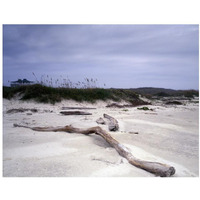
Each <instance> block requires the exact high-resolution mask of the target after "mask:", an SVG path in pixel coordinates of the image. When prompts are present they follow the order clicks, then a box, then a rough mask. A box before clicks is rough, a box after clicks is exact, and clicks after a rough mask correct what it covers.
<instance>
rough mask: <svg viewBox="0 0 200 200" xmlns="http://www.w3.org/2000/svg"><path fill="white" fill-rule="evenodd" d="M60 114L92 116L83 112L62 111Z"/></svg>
mask: <svg viewBox="0 0 200 200" xmlns="http://www.w3.org/2000/svg"><path fill="white" fill-rule="evenodd" d="M60 113H61V114H63V115H92V113H89V112H83V111H61V112H60Z"/></svg>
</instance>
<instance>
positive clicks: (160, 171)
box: [14, 124, 175, 177]
mask: <svg viewBox="0 0 200 200" xmlns="http://www.w3.org/2000/svg"><path fill="white" fill-rule="evenodd" d="M14 127H24V128H30V129H32V130H34V131H46V132H47V131H55V132H57V131H64V132H68V133H81V134H85V135H89V134H93V133H95V134H97V135H99V136H101V137H102V138H103V139H105V140H106V142H108V143H109V144H110V145H111V146H112V147H113V148H115V149H116V151H117V152H118V153H119V154H120V155H121V156H122V157H124V158H126V159H127V160H128V162H129V163H130V164H132V165H134V166H136V167H138V168H141V169H144V170H146V171H148V172H151V173H153V174H155V175H156V176H161V177H166V176H167V177H168V176H172V175H173V174H174V173H175V168H174V167H172V166H169V165H166V164H162V163H158V162H149V161H143V160H140V159H137V158H135V157H134V156H133V155H132V153H131V152H130V151H129V149H128V148H126V147H125V146H124V145H122V144H120V143H119V142H118V141H117V140H115V139H114V138H113V137H112V136H111V135H110V134H109V133H107V132H106V131H105V130H103V129H102V128H101V127H99V126H96V127H91V128H88V129H80V128H75V127H73V126H64V127H29V126H23V125H18V124H14Z"/></svg>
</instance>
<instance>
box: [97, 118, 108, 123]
mask: <svg viewBox="0 0 200 200" xmlns="http://www.w3.org/2000/svg"><path fill="white" fill-rule="evenodd" d="M96 123H97V124H106V122H105V121H104V119H103V118H102V117H100V118H99V119H97V120H96Z"/></svg>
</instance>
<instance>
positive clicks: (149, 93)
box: [132, 87, 199, 98]
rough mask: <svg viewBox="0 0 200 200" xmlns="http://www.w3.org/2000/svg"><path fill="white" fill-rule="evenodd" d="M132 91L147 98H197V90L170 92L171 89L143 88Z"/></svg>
mask: <svg viewBox="0 0 200 200" xmlns="http://www.w3.org/2000/svg"><path fill="white" fill-rule="evenodd" d="M132 91H134V92H136V93H138V94H141V95H143V96H146V97H147V98H151V97H153V96H157V97H170V96H171V97H173V96H176V97H178V96H184V97H188V98H193V97H194V96H199V91H198V90H172V89H164V88H152V87H144V88H136V89H132Z"/></svg>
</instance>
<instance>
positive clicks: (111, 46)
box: [3, 25, 199, 89]
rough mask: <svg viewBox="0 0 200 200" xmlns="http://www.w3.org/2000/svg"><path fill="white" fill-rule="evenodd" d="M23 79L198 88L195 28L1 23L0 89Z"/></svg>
mask: <svg viewBox="0 0 200 200" xmlns="http://www.w3.org/2000/svg"><path fill="white" fill-rule="evenodd" d="M33 73H34V74H33ZM47 77H48V78H47ZM24 78H26V79H28V80H31V81H36V80H38V81H39V82H40V81H42V80H44V79H45V80H46V79H50V78H52V80H53V82H55V81H56V80H57V79H58V80H59V82H60V83H61V82H63V80H64V79H70V80H71V81H72V82H73V83H77V82H78V81H80V82H82V81H84V79H85V78H89V79H91V78H92V79H95V80H96V79H97V83H96V86H98V87H106V88H111V87H112V88H138V87H159V88H171V89H198V88H199V26H198V25H3V85H7V86H9V85H10V82H11V81H16V80H17V79H24ZM55 86H56V85H55Z"/></svg>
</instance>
